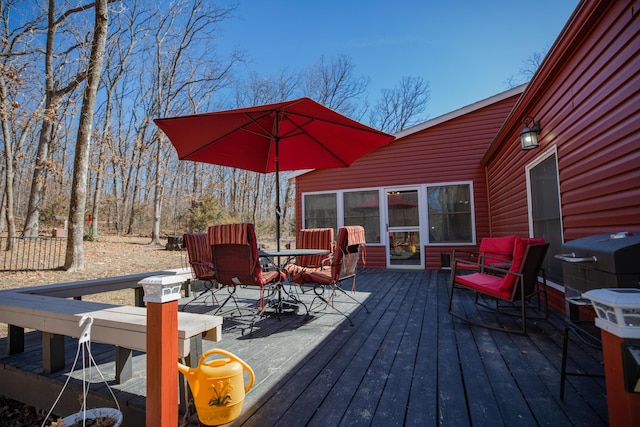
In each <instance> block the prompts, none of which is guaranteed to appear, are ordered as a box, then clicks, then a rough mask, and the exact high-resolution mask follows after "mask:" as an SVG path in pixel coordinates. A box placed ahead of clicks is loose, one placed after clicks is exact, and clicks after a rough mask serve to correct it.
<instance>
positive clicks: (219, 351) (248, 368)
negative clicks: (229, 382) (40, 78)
mask: <svg viewBox="0 0 640 427" xmlns="http://www.w3.org/2000/svg"><path fill="white" fill-rule="evenodd" d="M213 354H220V355H222V356H226V357H228V358H229V359H231V360H235V361H236V362H238V363H240V364H241V365H242V367H243V368H244V369H245V370H246V371H247V372H249V384H247V385H246V386H244V392H245V393H246V392H248V391H249V389H250V388H251V387H253V381H254V379H255V377H254V374H253V369H251V366H249V365H247V364H246V363H244V361H243V360H242V359H240V358H239V357H238V356H236V355H234V354H232V353H229V352H228V351H226V350H222V349H220V348H212V349H209V350H207V351H205V352H204V354H203V355H202V356H200V363H199V365H202V364H204V361H205V359H206V358H207V357H209V356H211V355H213Z"/></svg>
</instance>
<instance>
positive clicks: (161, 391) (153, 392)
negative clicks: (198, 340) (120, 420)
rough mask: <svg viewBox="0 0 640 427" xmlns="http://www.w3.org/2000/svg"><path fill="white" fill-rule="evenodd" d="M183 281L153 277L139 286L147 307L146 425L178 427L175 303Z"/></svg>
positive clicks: (176, 311)
mask: <svg viewBox="0 0 640 427" xmlns="http://www.w3.org/2000/svg"><path fill="white" fill-rule="evenodd" d="M183 281H184V279H182V278H180V277H176V276H154V277H148V278H146V279H143V280H142V281H140V282H139V284H141V285H142V286H143V287H144V293H145V296H144V301H145V302H146V303H147V347H146V348H147V404H146V425H148V426H157V427H169V426H177V425H178V300H179V299H180V289H181V287H182V282H183Z"/></svg>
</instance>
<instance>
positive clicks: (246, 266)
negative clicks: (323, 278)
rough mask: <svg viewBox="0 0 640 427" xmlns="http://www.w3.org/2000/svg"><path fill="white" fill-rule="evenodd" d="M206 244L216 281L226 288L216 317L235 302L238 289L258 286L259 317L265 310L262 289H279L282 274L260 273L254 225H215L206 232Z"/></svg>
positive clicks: (276, 272)
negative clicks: (269, 287)
mask: <svg viewBox="0 0 640 427" xmlns="http://www.w3.org/2000/svg"><path fill="white" fill-rule="evenodd" d="M208 235H209V236H208V237H209V244H210V245H211V252H212V255H213V263H214V266H215V277H216V280H217V281H218V282H219V283H222V284H224V285H227V286H228V289H229V296H228V297H227V299H226V300H225V301H224V302H223V303H222V305H220V307H219V308H218V310H216V313H218V312H219V311H220V310H221V309H222V308H223V307H224V306H225V304H226V303H227V302H228V301H229V300H230V299H231V298H233V299H234V301H235V303H236V307H237V308H238V311H240V308H239V307H238V303H237V301H236V299H235V292H236V287H237V286H257V287H259V288H260V300H259V302H258V310H259V313H260V314H262V312H263V310H264V289H265V287H266V286H269V285H273V286H276V285H279V284H280V283H281V282H282V281H283V280H284V279H285V275H284V273H281V272H279V271H262V268H261V266H260V257H259V254H258V240H257V239H256V233H255V229H254V226H253V224H249V223H242V224H224V225H214V226H211V227H209V229H208Z"/></svg>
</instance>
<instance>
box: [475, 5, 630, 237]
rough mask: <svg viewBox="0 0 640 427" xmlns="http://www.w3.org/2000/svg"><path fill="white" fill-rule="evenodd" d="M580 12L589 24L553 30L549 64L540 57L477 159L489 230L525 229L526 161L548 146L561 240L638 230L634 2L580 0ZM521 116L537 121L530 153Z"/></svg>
mask: <svg viewBox="0 0 640 427" xmlns="http://www.w3.org/2000/svg"><path fill="white" fill-rule="evenodd" d="M605 5H608V6H609V7H608V8H605V7H604V6H605ZM583 15H586V16H583ZM580 19H582V20H583V21H584V22H586V23H588V24H589V25H588V26H587V27H586V28H582V29H581V31H579V32H577V30H578V29H574V31H576V32H575V33H571V32H569V30H567V31H566V33H565V34H566V36H567V38H569V37H572V36H573V37H575V40H562V36H561V39H560V40H559V42H557V46H558V47H557V48H556V50H555V52H554V51H552V52H551V53H550V58H548V59H547V61H546V62H547V63H549V62H550V61H551V62H554V54H555V56H559V58H558V59H557V60H556V61H555V64H556V66H555V68H553V69H551V70H549V71H548V73H547V74H545V70H544V66H545V65H543V69H541V70H540V71H539V73H538V74H537V75H536V77H534V80H533V81H532V83H531V87H529V88H527V92H526V93H525V94H524V95H523V99H527V95H530V96H529V99H528V100H527V102H524V103H523V102H521V103H520V104H519V105H518V106H517V107H516V109H514V112H513V113H512V115H511V117H510V119H512V120H511V123H512V125H511V127H510V130H509V131H508V132H503V133H502V134H501V135H500V134H499V135H498V137H497V138H496V140H495V141H494V143H493V144H492V148H491V149H490V150H489V153H490V156H489V157H488V158H487V159H485V160H487V161H486V166H487V180H488V186H489V204H490V209H491V230H492V233H493V234H513V233H517V234H527V233H528V216H527V215H528V210H527V199H526V181H525V180H526V176H525V169H524V168H525V165H526V164H528V163H530V162H531V161H533V160H534V159H535V158H536V157H537V156H539V155H540V154H541V153H542V152H544V151H545V149H547V148H549V147H552V146H554V145H555V146H556V147H557V156H558V171H559V182H560V198H561V209H562V220H563V228H564V239H565V241H568V240H572V239H576V238H579V237H584V236H587V235H590V234H596V233H605V232H612V231H620V230H640V139H638V131H639V130H640V114H639V113H640V73H638V70H640V56H639V55H638V48H639V47H640V20H639V19H638V13H637V11H634V10H633V2H584V3H582V4H581V8H579V10H578V11H577V15H575V19H574V21H579V20H580ZM563 42H564V43H566V44H570V45H571V47H572V49H571V50H559V49H558V48H561V47H562V45H563ZM557 64H559V65H557ZM548 68H552V66H551V65H549V67H548ZM526 115H531V116H534V117H535V118H536V119H537V120H541V127H542V133H541V134H540V136H539V137H540V142H541V144H540V148H539V149H537V150H532V151H531V152H523V151H521V150H520V148H519V141H518V133H519V131H520V130H521V128H522V124H521V123H519V119H521V118H522V117H524V116H526ZM513 123H515V125H514V124H513ZM502 130H503V131H504V130H505V127H503V129H502ZM496 147H497V148H496Z"/></svg>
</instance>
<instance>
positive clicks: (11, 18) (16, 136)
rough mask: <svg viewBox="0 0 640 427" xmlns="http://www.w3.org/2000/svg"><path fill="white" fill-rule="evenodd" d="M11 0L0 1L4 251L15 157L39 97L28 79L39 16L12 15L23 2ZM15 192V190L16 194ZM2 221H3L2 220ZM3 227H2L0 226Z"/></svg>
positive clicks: (12, 225) (12, 231)
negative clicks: (18, 16)
mask: <svg viewBox="0 0 640 427" xmlns="http://www.w3.org/2000/svg"><path fill="white" fill-rule="evenodd" d="M19 3H20V2H15V1H2V2H1V3H0V40H2V43H1V44H0V124H1V127H2V138H3V143H4V144H3V145H4V156H3V163H2V166H0V169H2V170H3V172H4V174H3V178H4V179H3V196H2V208H3V209H2V212H3V215H2V221H0V223H2V224H6V227H7V234H8V237H10V238H9V239H7V247H6V249H7V250H10V249H11V247H12V242H13V239H11V237H15V235H16V220H15V210H16V206H17V202H16V186H17V184H18V182H20V180H19V174H18V173H17V168H18V159H19V158H24V156H23V151H22V147H23V146H24V144H25V142H26V141H27V139H28V138H29V137H30V135H31V130H32V128H33V126H34V125H35V122H36V111H37V110H38V109H39V108H40V107H41V106H42V105H41V104H40V105H38V99H39V98H40V97H39V96H38V94H37V93H36V92H35V90H37V84H34V82H32V81H31V78H30V77H31V74H32V73H31V68H33V66H34V64H35V59H34V58H35V55H36V52H37V49H35V48H34V47H33V46H32V45H33V43H34V38H35V36H36V35H37V34H38V33H39V32H40V31H39V29H38V23H39V22H40V21H41V19H42V16H40V15H38V14H37V13H36V12H33V13H31V14H18V15H20V16H24V17H26V18H25V20H24V21H21V20H20V18H16V17H15V15H16V14H15V13H14V12H16V11H17V10H18V9H19V8H24V5H22V4H19ZM18 194H19V193H18ZM5 221H6V222H5ZM1 228H3V229H4V226H3V227H1Z"/></svg>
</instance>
